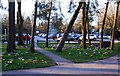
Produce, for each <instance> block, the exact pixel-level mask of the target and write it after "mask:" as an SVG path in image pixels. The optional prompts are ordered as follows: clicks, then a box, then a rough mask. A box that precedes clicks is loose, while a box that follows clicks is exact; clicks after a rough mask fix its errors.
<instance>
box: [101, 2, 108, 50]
mask: <svg viewBox="0 0 120 76" xmlns="http://www.w3.org/2000/svg"><path fill="white" fill-rule="evenodd" d="M108 5H109V2H107V4H106V9H105V13H104V18H103V23H102V29H101V38H100V48H102V46H103V31H104V25H105V20H106V15H107V11H108Z"/></svg>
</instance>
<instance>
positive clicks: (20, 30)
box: [17, 1, 24, 45]
mask: <svg viewBox="0 0 120 76" xmlns="http://www.w3.org/2000/svg"><path fill="white" fill-rule="evenodd" d="M17 19H18V20H17V23H18V45H24V43H23V39H22V36H23V21H24V20H23V18H22V14H21V1H18V14H17Z"/></svg>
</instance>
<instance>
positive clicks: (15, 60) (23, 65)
mask: <svg viewBox="0 0 120 76" xmlns="http://www.w3.org/2000/svg"><path fill="white" fill-rule="evenodd" d="M6 47H7V45H2V70H3V71H8V70H19V69H32V68H43V67H49V66H53V65H55V64H54V63H53V61H52V60H51V59H49V58H48V57H46V56H44V55H43V54H40V53H38V52H35V53H31V52H29V47H26V48H25V47H22V46H19V47H17V49H16V50H15V52H14V53H11V54H8V53H7V52H6Z"/></svg>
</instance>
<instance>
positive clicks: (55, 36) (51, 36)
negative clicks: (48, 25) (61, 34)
mask: <svg viewBox="0 0 120 76" xmlns="http://www.w3.org/2000/svg"><path fill="white" fill-rule="evenodd" d="M48 38H51V39H56V38H57V34H50V35H49V36H48Z"/></svg>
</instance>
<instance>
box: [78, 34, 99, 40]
mask: <svg viewBox="0 0 120 76" xmlns="http://www.w3.org/2000/svg"><path fill="white" fill-rule="evenodd" d="M82 38H83V36H81V37H79V39H78V40H79V41H81V40H82ZM89 38H90V40H96V39H97V36H96V35H95V34H89ZM86 39H87V40H88V34H87V35H86Z"/></svg>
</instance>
